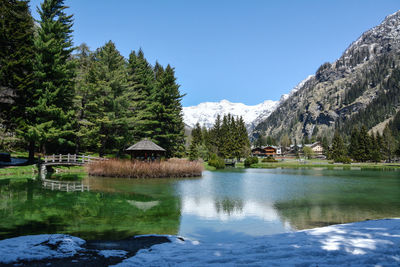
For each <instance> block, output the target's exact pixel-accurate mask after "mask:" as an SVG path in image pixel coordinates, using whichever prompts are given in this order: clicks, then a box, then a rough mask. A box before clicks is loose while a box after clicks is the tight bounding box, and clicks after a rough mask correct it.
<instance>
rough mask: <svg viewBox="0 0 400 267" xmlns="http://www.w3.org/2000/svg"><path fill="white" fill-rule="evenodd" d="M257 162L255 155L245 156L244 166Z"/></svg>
mask: <svg viewBox="0 0 400 267" xmlns="http://www.w3.org/2000/svg"><path fill="white" fill-rule="evenodd" d="M256 163H258V158H257V157H247V158H246V159H245V160H244V166H245V167H250V166H251V165H252V164H256Z"/></svg>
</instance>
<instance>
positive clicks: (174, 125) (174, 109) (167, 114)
mask: <svg viewBox="0 0 400 267" xmlns="http://www.w3.org/2000/svg"><path fill="white" fill-rule="evenodd" d="M154 73H155V79H156V84H155V89H156V90H155V93H154V94H153V97H152V98H151V101H152V102H153V105H152V108H153V109H152V112H153V113H154V114H155V120H156V121H157V122H158V127H157V128H156V129H154V134H153V139H154V140H155V141H156V142H157V143H158V144H159V145H160V146H161V147H163V148H164V149H165V150H166V151H167V157H171V156H182V155H183V151H184V142H185V140H184V123H183V114H182V104H181V100H182V97H183V95H181V94H180V92H179V85H178V84H177V83H176V78H175V72H174V69H173V68H172V67H171V66H170V65H168V66H167V67H166V69H165V70H164V69H163V68H162V66H161V65H159V64H158V63H156V65H155V67H154Z"/></svg>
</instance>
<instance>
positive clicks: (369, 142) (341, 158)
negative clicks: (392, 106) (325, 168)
mask: <svg viewBox="0 0 400 267" xmlns="http://www.w3.org/2000/svg"><path fill="white" fill-rule="evenodd" d="M399 118H400V116H399ZM390 127H392V124H390V123H389V124H388V125H386V127H385V128H384V130H383V132H382V134H380V133H379V132H377V133H374V132H371V133H368V131H367V127H366V126H365V125H362V126H361V127H360V128H358V127H353V130H352V132H351V135H350V137H349V141H348V142H347V145H346V142H345V141H344V138H343V137H342V135H341V134H340V133H339V131H336V132H335V134H334V136H333V139H332V144H331V146H327V145H326V144H325V145H324V146H325V150H326V155H327V157H328V159H333V160H334V161H336V162H343V163H349V162H350V161H351V159H352V160H354V161H357V162H367V161H371V162H381V161H382V160H385V161H389V162H391V161H392V160H393V159H394V157H395V156H396V155H397V156H400V147H399V145H398V144H397V142H396V138H395V137H394V136H393V134H392V131H391V129H390Z"/></svg>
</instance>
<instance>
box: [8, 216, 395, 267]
mask: <svg viewBox="0 0 400 267" xmlns="http://www.w3.org/2000/svg"><path fill="white" fill-rule="evenodd" d="M0 263H1V264H0V265H10V266H12V265H15V264H22V265H30V266H41V265H46V264H48V263H51V264H57V265H60V264H61V265H60V266H70V265H73V266H107V265H117V266H142V265H146V266H166V265H167V266H171V265H173V266H175V265H184V266H205V265H215V266H221V265H228V266H231V265H252V266H271V265H272V266H274V265H279V266H282V265H284V266H285V265H291V266H292V265H302V266H337V265H350V266H377V265H379V266H398V265H400V218H398V219H384V220H371V221H363V222H357V223H349V224H339V225H332V226H327V227H321V228H315V229H310V230H303V231H297V232H293V233H285V234H279V235H271V236H264V237H256V238H252V239H249V240H248V241H246V242H232V243H200V242H198V241H193V240H187V239H184V238H181V237H177V236H141V237H136V238H131V239H127V240H121V241H98V242H94V241H90V242H86V241H85V240H82V239H80V238H77V237H72V236H68V235H36V236H22V237H16V238H10V239H6V240H1V241H0Z"/></svg>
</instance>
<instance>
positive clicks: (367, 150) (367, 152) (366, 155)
mask: <svg viewBox="0 0 400 267" xmlns="http://www.w3.org/2000/svg"><path fill="white" fill-rule="evenodd" d="M357 153H358V155H359V160H360V161H362V162H365V161H368V160H370V159H371V138H370V136H369V135H368V131H367V127H365V125H362V126H361V129H360V134H359V138H358V152H357Z"/></svg>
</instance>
